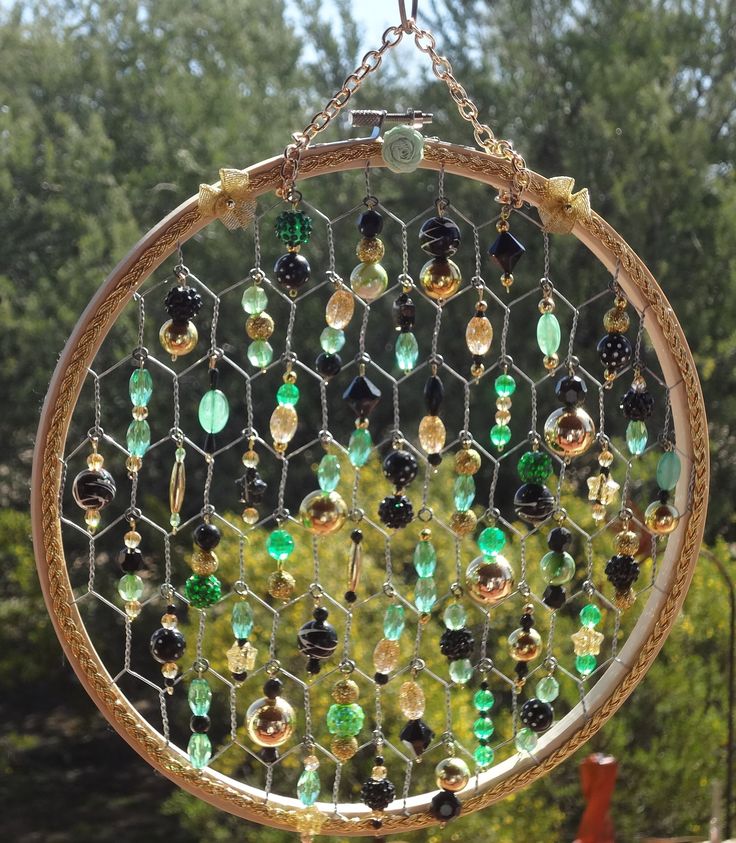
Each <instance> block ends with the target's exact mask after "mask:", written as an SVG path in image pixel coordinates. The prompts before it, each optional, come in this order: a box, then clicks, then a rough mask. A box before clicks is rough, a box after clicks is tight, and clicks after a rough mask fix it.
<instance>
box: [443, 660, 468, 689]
mask: <svg viewBox="0 0 736 843" xmlns="http://www.w3.org/2000/svg"><path fill="white" fill-rule="evenodd" d="M449 672H450V679H452V681H453V682H456V683H457V684H458V685H465V684H466V683H467V682H469V681H470V680H471V678H472V677H473V665H472V663H471V661H470V659H457V660H456V661H452V662H450V671H449Z"/></svg>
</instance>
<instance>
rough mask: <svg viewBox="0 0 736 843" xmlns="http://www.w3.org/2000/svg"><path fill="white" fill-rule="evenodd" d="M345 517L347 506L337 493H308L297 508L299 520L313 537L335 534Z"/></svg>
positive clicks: (319, 491)
mask: <svg viewBox="0 0 736 843" xmlns="http://www.w3.org/2000/svg"><path fill="white" fill-rule="evenodd" d="M347 517H348V507H347V504H346V503H345V501H344V500H343V499H342V496H341V495H339V494H338V493H337V492H328V493H325V492H323V491H322V490H321V489H318V490H317V491H315V492H310V493H309V494H308V495H307V496H306V498H304V500H303V501H302V505H301V506H300V507H299V520H300V521H301V522H302V525H303V526H304V527H306V528H307V530H309V532H310V533H312V534H313V535H315V536H329V535H330V534H331V533H335V532H337V531H338V530H339V529H340V528H341V527H342V526H343V525H344V524H345V521H346V520H347Z"/></svg>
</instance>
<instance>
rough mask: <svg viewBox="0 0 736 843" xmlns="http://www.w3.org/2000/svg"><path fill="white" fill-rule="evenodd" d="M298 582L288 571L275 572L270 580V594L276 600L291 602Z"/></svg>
mask: <svg viewBox="0 0 736 843" xmlns="http://www.w3.org/2000/svg"><path fill="white" fill-rule="evenodd" d="M295 588H296V580H295V579H294V577H292V575H291V574H290V573H289V572H288V571H274V572H273V573H272V574H271V575H270V576H269V578H268V593H269V594H270V595H271V597H274V598H275V599H276V600H290V599H291V597H292V595H293V594H294V589H295Z"/></svg>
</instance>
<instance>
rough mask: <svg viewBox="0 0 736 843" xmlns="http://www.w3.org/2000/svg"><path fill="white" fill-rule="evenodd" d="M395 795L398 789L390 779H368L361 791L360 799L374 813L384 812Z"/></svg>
mask: <svg viewBox="0 0 736 843" xmlns="http://www.w3.org/2000/svg"><path fill="white" fill-rule="evenodd" d="M395 795H396V788H395V787H394V786H393V783H392V782H390V781H389V780H388V779H368V780H367V781H366V782H364V783H363V787H362V788H361V789H360V798H361V799H362V800H363V802H364V803H365V804H366V805H367V806H368V807H369V808H371V809H372V810H373V811H383V810H384V809H385V808H387V807H388V806H389V805H390V804H391V803H392V802H393V801H394V796H395Z"/></svg>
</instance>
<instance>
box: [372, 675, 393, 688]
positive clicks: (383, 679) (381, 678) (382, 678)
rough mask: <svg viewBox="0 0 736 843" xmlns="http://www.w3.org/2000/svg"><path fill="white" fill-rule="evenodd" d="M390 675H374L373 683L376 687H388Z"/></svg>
mask: <svg viewBox="0 0 736 843" xmlns="http://www.w3.org/2000/svg"><path fill="white" fill-rule="evenodd" d="M388 680H389V675H388V673H374V674H373V681H374V682H375V683H376V685H388Z"/></svg>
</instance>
